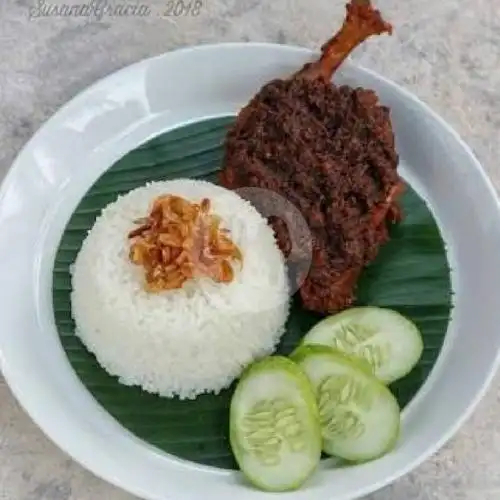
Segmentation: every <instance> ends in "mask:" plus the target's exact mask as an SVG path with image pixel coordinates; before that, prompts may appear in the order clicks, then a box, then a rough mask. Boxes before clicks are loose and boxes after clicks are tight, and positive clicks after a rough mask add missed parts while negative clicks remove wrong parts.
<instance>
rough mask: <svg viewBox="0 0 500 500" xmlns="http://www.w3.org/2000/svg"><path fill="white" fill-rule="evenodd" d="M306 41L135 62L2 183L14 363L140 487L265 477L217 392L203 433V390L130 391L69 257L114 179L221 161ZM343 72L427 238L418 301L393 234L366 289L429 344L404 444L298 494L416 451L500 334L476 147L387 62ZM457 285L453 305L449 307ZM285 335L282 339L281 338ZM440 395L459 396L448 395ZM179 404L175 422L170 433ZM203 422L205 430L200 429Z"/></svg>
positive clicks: (201, 486)
mask: <svg viewBox="0 0 500 500" xmlns="http://www.w3.org/2000/svg"><path fill="white" fill-rule="evenodd" d="M313 57H314V54H312V53H311V52H310V51H308V50H305V49H299V48H293V47H284V46H277V45H267V44H226V45H217V46H204V47H198V48H192V49H185V50H180V51H176V52H172V53H169V54H165V55H163V56H160V57H156V58H153V59H149V60H146V61H143V62H140V63H138V64H136V65H133V66H131V67H129V68H126V69H124V70H122V71H120V72H118V73H116V74H114V75H112V76H110V77H108V78H106V79H105V80H103V81H101V82H99V83H97V84H96V85H94V86H92V87H91V88H89V89H88V90H87V91H85V92H83V93H82V94H81V95H80V96H78V97H77V98H75V99H74V100H73V101H71V102H70V103H69V104H68V105H66V106H65V107H64V108H63V109H62V110H60V111H59V112H58V113H57V114H56V115H55V116H54V117H53V118H52V119H51V120H49V121H48V122H47V123H46V124H45V125H44V127H43V128H42V129H41V130H40V131H39V132H38V133H37V134H36V135H35V137H34V138H33V139H32V140H31V141H30V142H29V144H28V145H27V146H26V147H25V149H24V150H23V151H22V153H21V154H20V155H19V157H18V158H17V160H16V162H15V164H14V166H13V167H12V169H11V171H10V172H9V174H8V176H7V179H6V180H5V183H4V184H3V186H2V190H1V192H0V223H1V229H2V231H3V234H4V235H8V236H9V237H8V238H3V240H2V242H1V243H0V263H1V265H2V266H3V267H2V276H3V277H4V278H3V283H4V286H3V289H2V300H1V301H0V321H1V324H0V326H1V328H0V349H1V360H2V370H3V372H4V375H5V378H6V380H7V381H8V383H9V385H10V386H11V388H12V390H13V392H14V394H15V395H16V397H17V398H18V399H19V401H20V402H21V404H22V405H23V406H24V408H25V409H26V411H27V412H28V413H29V414H30V415H31V417H32V418H33V419H34V420H35V422H36V423H37V424H38V425H39V426H40V427H41V429H42V430H43V431H44V432H45V433H46V434H47V435H48V436H49V437H50V438H51V439H53V440H54V442H56V443H57V444H58V445H59V446H60V447H61V448H62V449H63V450H65V451H66V452H67V453H68V454H70V455H71V456H72V457H73V458H74V459H75V460H77V461H79V462H80V463H81V464H83V465H84V466H85V467H87V468H88V469H90V470H91V471H93V472H94V473H95V474H97V475H99V476H101V477H103V478H104V479H106V480H108V481H109V482H112V483H114V484H116V485H118V486H120V487H122V488H124V489H126V490H128V491H130V492H132V493H134V494H136V495H138V496H139V497H142V498H145V499H148V500H165V499H175V500H195V499H196V500H197V499H199V498H207V499H218V500H219V499H221V498H222V499H224V498H232V497H235V496H238V498H240V499H242V500H253V499H261V498H262V499H264V498H268V495H267V494H264V493H261V492H259V491H256V490H255V489H252V488H250V487H249V486H248V485H247V484H246V483H245V482H244V481H243V480H242V478H241V476H240V474H239V472H238V471H237V470H235V468H234V464H232V462H231V456H230V451H229V450H228V447H227V439H226V436H225V428H226V422H225V421H224V419H223V418H222V419H221V415H222V413H221V409H222V410H224V408H225V406H224V404H222V406H221V404H220V400H218V402H217V403H215V402H214V401H210V400H209V399H207V400H203V401H204V402H203V403H202V406H203V408H204V411H205V414H204V415H205V417H206V419H207V421H209V422H211V424H210V432H213V435H211V436H209V437H210V439H211V441H212V443H211V444H208V445H207V443H206V442H205V441H206V440H207V439H206V438H207V436H202V435H201V434H198V435H196V432H195V430H194V429H196V431H197V432H199V433H200V429H202V428H201V427H199V426H198V427H193V431H192V435H191V436H189V432H188V431H187V430H186V429H187V428H186V427H183V425H182V418H183V415H185V414H186V412H187V413H189V412H192V411H198V410H199V409H200V407H181V406H176V405H175V404H173V405H172V404H170V405H169V404H166V406H165V405H164V402H160V403H159V402H158V401H156V400H155V401H153V400H149V401H146V400H144V399H141V398H142V396H141V395H140V394H136V395H133V394H131V393H130V392H123V393H122V392H120V391H122V390H123V391H125V389H121V388H120V387H118V386H117V383H116V381H114V380H110V379H108V378H106V375H105V374H104V375H103V374H100V373H99V372H98V370H99V367H98V366H96V364H95V362H94V361H93V360H92V359H91V357H90V355H88V353H86V352H85V350H84V349H83V347H82V346H81V344H79V343H78V342H77V341H76V339H75V338H74V335H73V326H74V325H72V324H71V314H70V310H69V301H68V296H69V290H70V284H69V282H68V276H69V275H68V267H69V264H70V263H71V262H72V260H73V259H74V255H75V254H76V252H77V251H78V248H79V245H80V244H81V240H82V238H83V236H84V234H85V232H86V230H87V229H88V228H89V227H90V226H91V225H92V222H93V220H94V219H95V216H96V214H97V213H98V211H99V210H100V208H102V206H104V205H105V204H106V203H109V202H110V201H113V199H114V198H115V197H116V195H117V194H119V193H122V192H126V191H127V190H129V189H132V188H133V187H135V186H136V185H141V184H142V183H144V182H146V181H148V180H152V179H157V178H165V177H175V176H176V175H181V174H182V176H195V177H199V176H205V177H206V176H208V178H210V176H211V175H212V174H213V173H214V172H215V171H216V170H217V169H218V168H219V167H220V163H221V160H222V156H221V151H222V146H221V144H222V140H223V137H224V131H225V130H226V128H225V127H227V125H228V124H229V123H230V122H231V121H232V119H233V118H231V117H234V115H235V114H237V112H238V110H239V109H240V108H241V106H242V105H244V104H245V103H246V102H248V100H249V99H250V98H251V97H252V96H253V95H254V94H255V93H256V92H257V91H258V90H259V88H260V87H261V85H263V84H264V83H266V82H267V81H269V80H271V79H273V78H276V77H286V76H288V75H290V74H291V73H293V72H294V71H296V70H297V68H298V67H300V66H301V65H302V64H304V63H305V62H307V61H309V60H311V59H312V58H313ZM248 61H252V64H248ZM335 81H336V83H347V84H350V85H353V86H363V87H367V88H372V89H374V90H376V91H377V92H378V94H379V96H380V98H381V100H382V102H383V103H384V104H386V105H388V106H390V108H391V110H392V114H391V116H392V121H393V125H394V129H395V133H396V141H397V149H398V152H399V154H400V157H401V163H400V172H401V174H402V175H403V177H404V178H405V180H406V181H407V182H408V183H409V185H410V186H411V191H410V194H409V195H408V196H407V198H406V202H405V203H406V207H407V208H408V213H409V217H408V220H409V221H410V222H408V223H407V224H409V225H410V226H411V236H408V234H410V233H408V226H403V229H402V232H400V234H399V237H400V239H401V240H402V241H403V242H406V243H405V244H406V247H405V249H406V250H405V251H406V252H407V253H406V254H405V255H406V258H407V260H406V262H405V268H406V269H415V273H414V274H415V275H418V272H417V271H418V269H419V265H418V263H416V262H417V261H412V258H411V257H412V256H413V255H414V253H415V252H417V250H418V252H420V254H419V255H420V256H422V255H427V256H428V259H429V262H428V267H429V269H432V272H431V273H430V275H429V276H427V277H421V279H420V284H421V290H420V293H419V294H418V300H416V302H415V303H412V304H410V305H408V303H405V299H404V297H407V296H408V295H405V292H404V286H403V285H404V284H401V283H399V285H398V287H399V288H398V292H397V293H395V292H394V293H392V295H391V293H385V294H384V293H383V292H384V290H385V289H384V287H383V285H384V283H388V282H390V281H391V277H390V276H393V273H394V272H395V271H394V269H393V268H391V267H390V265H389V264H388V262H389V261H390V259H389V257H390V251H389V254H387V252H386V257H385V260H386V261H384V257H383V258H382V261H381V262H378V263H377V264H376V267H375V271H376V272H373V271H372V274H373V275H376V276H375V277H373V276H372V278H371V281H370V280H368V285H370V286H368V285H367V286H365V287H364V288H363V287H362V290H365V293H364V295H365V298H366V300H367V301H368V302H373V300H375V301H377V300H378V301H379V303H381V304H384V305H393V306H395V307H396V308H397V307H400V308H404V307H406V310H407V311H408V312H412V311H413V314H416V317H417V319H418V318H420V320H421V321H422V324H421V328H422V329H423V330H424V337H425V339H424V340H425V341H426V349H427V354H425V353H424V358H423V360H422V362H421V364H420V365H419V367H418V371H417V372H416V373H413V375H412V376H411V377H410V378H409V379H408V380H407V382H406V385H405V383H403V384H402V385H399V386H397V387H395V392H396V393H397V396H398V398H399V400H400V402H401V403H402V406H404V408H405V409H404V413H403V425H402V436H401V439H400V442H399V444H398V446H397V447H396V449H395V450H394V451H393V452H391V453H390V454H388V455H386V456H385V457H383V458H381V459H379V460H377V461H375V462H372V463H368V464H363V465H356V466H351V467H348V468H345V467H338V466H336V465H335V463H334V462H333V461H332V460H325V461H323V462H322V464H321V467H320V470H319V471H318V473H317V474H315V475H314V477H313V478H312V479H311V480H310V481H309V482H308V483H307V484H306V485H305V486H304V487H303V488H302V489H301V490H299V491H297V492H295V493H290V494H288V495H287V496H290V498H293V499H294V500H295V499H296V500H313V499H314V500H316V499H317V498H331V499H335V500H350V499H354V498H358V497H359V496H362V495H365V494H367V493H369V492H371V491H374V490H376V489H378V488H380V487H382V486H384V485H386V484H388V483H389V482H391V481H393V480H395V479H397V478H398V477H400V476H401V475H403V474H405V473H406V472H408V471H409V470H411V469H412V468H414V467H415V466H416V465H418V464H419V463H420V462H421V461H422V460H424V459H425V458H426V457H427V456H429V455H430V454H431V453H433V452H434V451H435V450H436V449H437V448H439V447H440V446H441V445H442V444H443V443H444V442H445V441H446V440H447V439H448V438H450V437H451V435H452V434H453V433H454V432H455V431H456V430H457V429H458V427H459V425H460V424H461V423H462V422H463V421H464V419H465V418H466V417H467V416H468V414H469V413H470V411H472V409H473V408H474V406H475V405H476V403H477V402H478V401H479V398H480V397H481V396H482V394H483V393H484V390H485V389H486V387H487V385H488V383H489V381H490V380H491V378H492V376H493V373H494V371H495V369H496V366H497V359H498V351H499V345H500V340H499V337H498V335H497V333H496V330H497V328H496V317H495V307H496V305H495V297H497V296H498V295H499V294H500V285H499V284H500V276H497V274H500V262H499V260H500V258H499V257H498V256H497V248H498V247H499V246H500V215H499V214H500V212H499V207H498V202H497V199H496V196H495V192H494V189H493V188H492V186H491V184H490V182H489V181H488V180H487V178H486V176H485V174H484V172H483V171H482V169H481V167H480V165H479V164H478V162H477V161H476V160H475V158H474V157H473V155H472V153H471V152H470V150H469V149H468V148H467V147H466V146H465V144H463V142H462V141H461V140H460V139H459V138H458V136H457V135H456V134H455V133H454V132H453V131H452V130H451V129H450V128H449V127H448V126H447V125H446V124H445V123H443V121H442V120H441V119H440V118H439V117H437V116H436V115H435V114H434V113H432V112H431V111H430V110H429V109H428V108H427V107H426V106H424V105H423V104H422V103H420V102H419V101H418V100H417V99H415V98H414V97H413V96H411V95H410V94H408V93H407V92H405V91H404V90H402V89H400V88H399V87H397V86H396V85H394V84H392V83H390V82H388V81H387V80H385V79H384V78H382V77H380V76H378V75H376V74H374V73H372V72H369V71H367V70H364V69H361V68H358V67H355V66H352V65H350V64H349V63H346V64H345V65H344V66H343V67H342V69H341V71H339V72H338V73H337V75H336V76H335ZM176 172H177V174H176ZM424 200H425V201H426V203H425V202H424ZM405 228H406V229H405ZM429 228H430V229H429ZM438 229H439V230H438ZM405 231H407V232H405ZM429 231H430V232H429ZM441 236H442V238H444V243H443V240H442V239H441ZM396 239H397V238H396ZM429 242H431V243H429ZM478 242H481V244H480V245H478ZM445 247H446V251H445ZM412 252H413V253H412ZM387 255H389V257H387ZM400 258H401V257H400ZM402 262H404V259H403V260H399V261H398V263H399V265H400V266H401V265H402ZM412 265H413V268H412ZM448 265H450V266H451V269H452V272H451V278H450V274H449V268H448ZM379 271H380V272H379ZM407 272H408V271H407ZM380 276H382V277H380ZM387 276H389V278H388V277H387ZM436 277H437V278H436ZM450 279H451V284H450ZM384 280H386V281H384ZM393 281H397V280H395V279H393ZM373 284H374V285H373ZM451 286H452V287H453V291H454V298H453V303H454V309H453V315H452V318H451V321H448V320H449V317H448V313H449V311H450V303H451V299H450V293H449V292H450V289H451V288H450V287H451ZM377 287H378V288H377ZM373 290H375V292H374V291H373ZM362 295H363V293H362ZM412 296H413V297H416V296H417V295H415V294H413V295H412ZM381 297H382V298H381ZM371 299H373V300H371ZM448 299H450V300H448ZM384 301H385V302H384ZM440 301H441V302H440ZM433 307H434V309H432V308H433ZM412 308H413V309H412ZM419 308H420V309H419ZM422 308H424V309H425V308H427V309H425V313H424V312H422V311H423V309H422ZM417 313H418V314H417ZM297 325H298V323H297V322H296V324H295V326H293V325H292V326H291V327H290V328H289V330H290V331H291V332H292V333H294V334H295V335H296V336H300V334H301V333H302V334H303V333H304V332H303V331H301V328H302V329H303V328H304V326H303V325H302V327H301V326H300V325H299V326H297ZM296 340H297V338H295V341H296ZM293 341H294V339H293V338H292V337H290V338H289V339H288V342H289V345H288V347H289V348H291V347H293V345H292V344H293ZM285 344H286V343H285ZM282 348H283V349H285V350H286V348H287V345H284V346H282ZM426 356H427V357H426ZM464 366H467V375H466V378H465V375H464V371H463V367H464ZM113 384H115V385H113ZM134 398H136V399H134ZM445 398H446V399H447V400H448V401H449V402H448V403H447V405H446V407H442V401H444V399H445ZM124 400H126V401H127V407H126V408H125V410H126V411H125V410H124V406H123V401H124ZM134 401H135V408H134V405H133V402H134ZM207 401H208V402H207ZM143 404H146V405H150V406H146V407H144V406H142V405H143ZM145 408H147V410H148V411H151V412H152V413H154V415H155V418H154V419H153V420H149V421H148V422H147V425H143V424H144V422H143V420H140V419H139V417H140V416H141V413H144V412H145ZM210 418H213V419H212V420H210ZM174 420H176V421H177V422H178V423H179V422H180V424H176V425H177V431H175V432H177V434H175V432H174V431H173V430H172V429H173V428H175V426H173V424H172V422H174ZM214 426H215V427H214ZM214 429H215V430H214ZM175 436H177V439H174V437H175ZM190 438H191V439H190ZM197 440H198V441H199V442H201V445H200V446H193V443H195V442H197ZM176 446H177V448H176Z"/></svg>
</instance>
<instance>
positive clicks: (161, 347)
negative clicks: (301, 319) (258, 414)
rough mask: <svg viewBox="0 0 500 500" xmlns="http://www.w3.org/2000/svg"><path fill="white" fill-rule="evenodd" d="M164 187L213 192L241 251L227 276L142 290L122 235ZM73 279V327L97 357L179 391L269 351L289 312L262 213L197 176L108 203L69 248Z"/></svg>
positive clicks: (280, 264)
mask: <svg viewBox="0 0 500 500" xmlns="http://www.w3.org/2000/svg"><path fill="white" fill-rule="evenodd" d="M162 194H175V195H179V196H182V197H184V198H186V199H188V200H190V201H193V202H199V201H200V200H201V199H202V198H210V199H211V201H212V209H213V211H214V213H216V214H218V215H219V216H220V217H221V218H222V220H223V227H227V228H229V229H230V230H231V231H232V232H231V237H232V239H233V241H234V242H235V243H236V244H237V245H238V246H239V247H240V249H241V250H242V253H243V258H244V260H243V266H242V268H239V267H238V266H236V269H235V270H236V274H235V279H234V281H232V282H231V283H229V284H224V283H215V282H213V281H212V280H210V279H208V278H204V279H197V280H191V281H190V282H188V283H186V284H185V285H184V287H183V288H181V289H178V290H169V291H165V292H162V293H159V294H150V293H147V292H146V291H144V289H143V279H144V276H143V272H142V268H141V267H140V266H135V265H133V264H132V263H131V262H130V260H129V241H128V239H127V234H128V232H129V231H130V230H131V229H132V228H133V221H134V220H136V219H138V218H140V217H143V216H144V215H145V214H146V213H148V211H149V208H150V204H151V202H152V200H153V199H154V198H155V197H157V196H159V195H162ZM72 287H73V291H72V295H71V301H72V313H73V317H74V319H75V323H76V334H77V336H78V337H79V338H80V339H81V340H82V342H83V343H84V344H85V346H86V347H87V348H88V349H89V351H91V352H92V353H93V354H94V355H95V356H96V358H97V360H98V362H99V363H100V365H101V366H102V367H103V368H104V369H105V370H106V371H107V372H108V373H110V374H111V375H115V376H117V377H119V380H120V382H121V383H123V384H125V385H137V386H140V387H142V388H143V389H144V390H146V391H148V392H152V393H157V394H160V395H162V396H166V397H171V396H179V397H180V398H182V399H185V398H189V399H191V398H194V397H196V396H197V395H199V394H202V393H205V392H215V393H217V392H219V391H220V390H222V389H223V388H226V387H228V386H229V385H230V384H231V383H232V382H233V380H234V379H235V378H236V377H238V376H239V375H240V373H241V371H242V369H243V368H245V367H246V366H247V365H248V364H249V363H251V362H252V361H254V360H256V359H258V358H260V357H263V356H266V355H268V354H270V353H271V352H272V351H273V350H274V349H275V347H276V345H277V343H278V342H279V340H280V337H281V335H282V334H283V332H284V325H285V322H286V319H287V316H288V311H289V288H288V281H287V273H286V267H285V262H284V259H283V255H282V253H281V252H280V251H279V249H278V247H277V245H276V242H275V238H274V234H273V232H272V230H271V228H270V227H269V226H268V225H267V223H266V220H265V219H264V218H263V217H262V216H261V215H260V214H259V213H258V212H257V211H256V210H255V208H254V207H253V206H252V205H250V204H249V203H248V202H246V201H244V200H243V199H242V198H240V197H239V196H238V195H237V194H235V193H233V192H230V191H227V190H225V189H223V188H221V187H218V186H216V185H214V184H210V183H208V182H204V181H193V180H184V179H183V180H176V181H165V182H156V183H151V184H148V185H146V186H144V187H140V188H138V189H135V190H133V191H131V192H129V193H127V194H126V195H124V196H121V197H120V198H119V199H118V200H117V201H115V202H114V203H112V204H110V205H108V206H107V207H106V208H105V209H104V210H103V212H102V214H101V215H100V217H99V218H98V219H97V221H96V223H95V225H94V226H93V228H92V229H91V231H90V232H89V234H88V235H87V237H86V239H85V241H84V243H83V245H82V248H81V250H80V252H79V254H78V256H77V259H76V261H75V264H74V266H73V272H72Z"/></svg>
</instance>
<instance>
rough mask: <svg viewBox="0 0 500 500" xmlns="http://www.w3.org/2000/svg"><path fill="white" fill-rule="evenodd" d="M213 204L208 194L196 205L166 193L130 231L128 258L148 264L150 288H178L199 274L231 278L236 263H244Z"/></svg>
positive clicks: (225, 280)
mask: <svg viewBox="0 0 500 500" xmlns="http://www.w3.org/2000/svg"><path fill="white" fill-rule="evenodd" d="M210 208H211V202H210V200H209V199H207V198H205V199H203V200H202V201H201V202H200V203H199V204H197V203H191V202H189V201H187V200H185V199H184V198H181V197H180V196H173V195H163V196H159V197H158V198H156V199H155V200H154V202H153V205H152V208H151V211H150V214H149V215H148V216H147V217H145V218H143V219H140V220H137V221H135V223H136V224H140V226H139V227H138V228H137V229H134V230H133V231H131V232H130V233H129V235H128V237H129V239H130V240H131V244H130V253H129V258H130V260H131V262H132V263H133V264H136V265H138V266H143V267H144V270H145V288H146V290H147V291H149V292H153V293H158V292H162V291H164V290H174V289H177V288H181V287H182V286H183V285H184V283H185V282H186V281H187V280H189V279H192V278H200V277H209V278H211V279H212V280H214V281H216V282H217V283H230V282H231V281H233V279H234V269H233V266H232V263H233V261H237V262H240V263H242V262H243V256H242V254H241V251H240V249H239V248H238V247H237V246H236V245H235V244H234V243H233V241H232V240H231V238H230V237H229V231H228V230H227V229H223V228H221V219H220V217H218V216H217V215H214V214H210Z"/></svg>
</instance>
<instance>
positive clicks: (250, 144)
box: [221, 74, 401, 312]
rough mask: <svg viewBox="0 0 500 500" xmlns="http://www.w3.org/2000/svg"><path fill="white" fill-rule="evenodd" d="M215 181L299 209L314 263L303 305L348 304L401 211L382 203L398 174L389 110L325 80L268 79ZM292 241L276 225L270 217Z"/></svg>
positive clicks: (367, 93)
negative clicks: (262, 192) (268, 194)
mask: <svg viewBox="0 0 500 500" xmlns="http://www.w3.org/2000/svg"><path fill="white" fill-rule="evenodd" d="M224 165H225V166H224V170H223V172H222V174H221V182H222V184H223V185H224V186H225V187H227V188H230V189H237V188H242V187H259V188H266V189H270V190H272V191H274V192H276V193H278V194H280V195H281V196H283V197H285V198H286V199H288V200H289V201H290V202H292V203H293V204H294V205H295V206H296V207H297V208H298V209H299V210H300V212H301V213H302V214H303V216H304V218H305V219H306V221H307V223H308V225H309V228H310V230H311V232H312V236H313V262H312V267H311V269H310V272H309V275H308V276H307V279H306V280H305V282H304V283H303V285H302V287H301V289H300V294H301V298H302V301H303V304H304V307H306V308H308V309H311V310H315V311H321V312H334V311H338V310H340V309H343V308H344V307H346V306H348V305H350V304H351V303H352V301H353V299H354V287H355V283H356V281H357V278H358V277H359V274H360V272H361V270H362V269H363V267H364V266H365V265H366V264H367V263H369V262H370V261H372V260H373V259H374V258H375V256H376V255H377V252H378V248H379V246H380V245H381V244H383V243H384V242H385V241H387V239H388V231H387V222H393V221H395V220H398V219H399V217H400V210H399V207H398V206H397V204H396V202H395V201H393V200H391V202H390V203H387V199H388V197H391V196H392V195H393V194H394V192H395V189H396V187H397V186H399V185H400V183H401V180H400V178H399V176H398V173H397V170H396V169H397V165H398V155H397V153H396V151H395V147H394V134H393V132H392V127H391V122H390V116H389V109H388V108H387V107H384V106H381V105H379V103H378V98H377V96H376V94H375V93H374V92H373V91H371V90H365V89H361V88H356V89H353V88H350V87H348V86H341V87H336V86H334V85H332V84H331V83H330V82H329V81H327V80H326V79H323V78H315V79H310V78H303V77H301V76H300V74H299V75H296V76H295V77H294V78H292V79H289V80H274V81H272V82H270V83H268V84H267V85H265V86H264V87H263V88H262V90H261V91H260V92H259V93H258V94H257V95H256V96H255V97H254V98H253V99H252V101H251V102H250V103H249V104H248V105H247V106H246V107H245V108H244V109H243V110H242V112H241V113H240V116H239V117H238V120H237V122H236V124H235V125H234V127H233V128H232V129H231V130H230V132H229V134H228V136H227V140H226V153H225V161H224ZM273 226H274V228H275V231H276V234H277V239H278V242H279V244H280V247H281V248H282V249H283V250H284V251H286V249H287V248H288V247H289V241H288V232H287V229H286V228H285V227H283V224H279V223H274V224H273Z"/></svg>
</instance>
